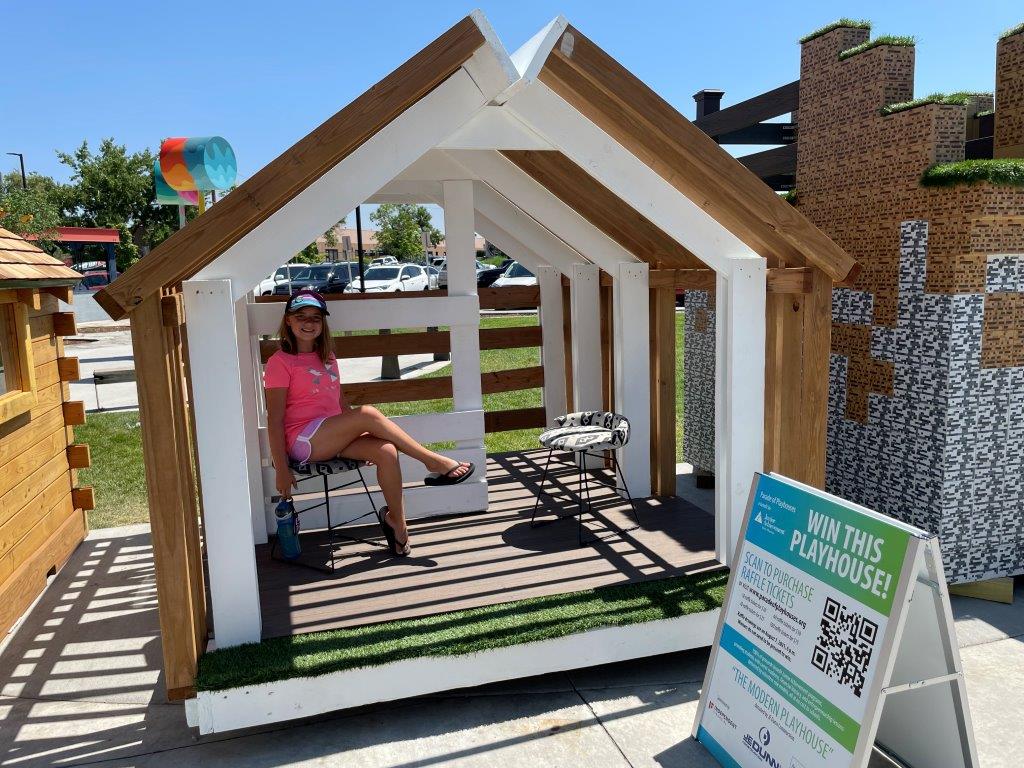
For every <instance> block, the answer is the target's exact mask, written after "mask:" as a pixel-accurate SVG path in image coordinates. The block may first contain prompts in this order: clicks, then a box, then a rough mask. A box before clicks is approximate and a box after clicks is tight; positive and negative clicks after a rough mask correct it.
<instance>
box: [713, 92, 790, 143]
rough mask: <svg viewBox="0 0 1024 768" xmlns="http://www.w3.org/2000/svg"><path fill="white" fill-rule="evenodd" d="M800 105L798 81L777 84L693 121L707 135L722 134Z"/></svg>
mask: <svg viewBox="0 0 1024 768" xmlns="http://www.w3.org/2000/svg"><path fill="white" fill-rule="evenodd" d="M799 108H800V81H799V80H794V81H793V82H792V83H786V84H785V85H780V86H779V87H778V88H773V89H772V90H770V91H766V92H765V93H762V94H758V95H757V96H754V97H752V98H749V99H747V100H746V101H741V102H740V103H738V104H733V105H732V106H731V107H726V108H725V109H720V110H718V111H717V112H712V113H711V114H710V115H705V116H704V117H701V118H699V119H697V120H694V121H693V124H694V125H695V126H697V127H698V128H700V129H701V130H702V131H704V133H706V134H707V135H708V136H711V137H716V136H722V135H723V134H726V133H732V132H733V131H738V130H740V129H742V128H747V127H749V126H751V125H756V124H757V123H760V122H761V121H762V120H771V119H772V118H773V117H778V116H779V115H787V114H789V113H790V112H793V111H795V110H797V109H799Z"/></svg>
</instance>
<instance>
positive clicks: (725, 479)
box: [715, 254, 767, 565]
mask: <svg viewBox="0 0 1024 768" xmlns="http://www.w3.org/2000/svg"><path fill="white" fill-rule="evenodd" d="M729 267H730V269H729V274H728V275H727V276H726V275H723V274H722V273H719V274H718V276H717V290H716V295H715V309H716V316H715V355H716V361H715V486H716V491H715V556H716V557H717V558H718V559H719V560H720V561H722V562H723V563H725V564H726V565H731V561H732V556H733V553H734V550H735V547H736V540H737V538H738V536H739V534H740V526H741V524H742V522H743V514H744V512H745V511H746V506H747V498H748V496H749V494H750V484H751V481H752V480H753V478H754V473H755V472H760V471H761V469H762V467H763V466H764V381H765V377H764V372H765V311H766V306H765V294H766V291H767V270H766V262H765V260H764V259H762V258H760V257H758V256H756V255H754V254H751V255H750V256H749V257H736V258H733V259H730V262H729Z"/></svg>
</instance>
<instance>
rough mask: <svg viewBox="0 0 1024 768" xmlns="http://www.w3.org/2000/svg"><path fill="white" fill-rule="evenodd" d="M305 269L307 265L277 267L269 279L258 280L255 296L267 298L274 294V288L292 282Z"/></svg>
mask: <svg viewBox="0 0 1024 768" xmlns="http://www.w3.org/2000/svg"><path fill="white" fill-rule="evenodd" d="M307 267H309V264H285V265H284V266H283V267H278V268H277V270H276V271H275V272H274V274H272V275H271V276H270V277H268V278H266V279H265V280H260V284H259V285H257V286H256V295H257V296H269V295H270V294H272V293H273V292H274V288H276V287H277V286H279V285H281V284H282V283H287V282H289V281H291V280H293V279H294V278H295V276H296V275H297V274H299V272H300V271H301V270H303V269H306V268H307Z"/></svg>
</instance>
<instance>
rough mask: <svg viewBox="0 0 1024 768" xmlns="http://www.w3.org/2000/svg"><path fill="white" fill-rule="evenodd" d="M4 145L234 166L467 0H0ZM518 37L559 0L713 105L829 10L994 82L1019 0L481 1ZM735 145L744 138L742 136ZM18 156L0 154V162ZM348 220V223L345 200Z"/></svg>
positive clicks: (934, 83)
mask: <svg viewBox="0 0 1024 768" xmlns="http://www.w3.org/2000/svg"><path fill="white" fill-rule="evenodd" d="M4 5H5V7H4V12H3V20H4V21H3V26H4V29H5V32H6V34H5V36H4V38H5V39H4V48H5V50H6V51H7V54H6V56H5V59H6V61H7V69H6V72H7V74H8V77H7V78H5V81H4V83H3V86H2V87H0V116H2V119H0V152H9V151H13V152H23V153H24V154H25V163H26V167H27V169H28V170H30V171H39V172H41V173H45V174H50V175H52V176H55V177H57V178H61V179H63V178H66V172H65V170H64V167H63V166H61V165H60V164H59V163H58V161H57V159H56V155H55V150H58V149H59V150H63V151H71V150H72V149H74V148H75V147H76V146H77V145H78V144H79V143H80V142H81V141H82V139H88V140H89V142H90V144H92V145H95V144H97V143H98V142H99V140H100V139H102V138H103V137H106V136H113V137H114V138H115V139H117V140H118V141H119V142H121V143H124V144H127V145H128V147H129V149H131V150H137V149H141V148H143V147H146V146H148V147H152V148H154V149H155V148H156V147H157V146H158V144H159V141H160V139H161V138H162V137H164V136H199V135H209V134H219V135H221V136H224V137H225V138H227V139H228V141H230V142H231V144H232V146H233V147H234V149H235V153H236V155H237V157H238V161H239V176H240V178H243V179H244V178H246V177H248V176H249V175H251V174H252V173H253V172H254V171H255V170H257V169H258V168H260V167H261V166H263V165H264V164H266V163H267V162H268V161H270V160H271V159H273V158H274V157H275V156H277V155H278V154H280V153H281V152H282V151H283V150H284V149H286V148H287V147H289V146H290V145H291V144H292V143H294V142H295V141H296V140H298V139H299V138H301V137H302V136H304V135H305V134H306V133H308V132H309V131H310V130H312V129H313V128H314V127H316V126H317V125H319V124H320V123H321V122H322V121H323V120H325V119H326V118H328V117H330V116H331V115H332V114H334V113H335V112H336V111H338V110H339V109H340V108H341V107H343V106H344V105H345V104H347V103H348V102H349V101H351V100H352V99H353V98H355V97H356V96H358V95H359V94H360V93H362V92H363V91H364V90H365V89H366V88H368V87H369V86H371V85H372V84H373V83H375V82H377V81H378V80H379V79H380V78H382V77H383V76H384V75H386V74H387V73H388V72H390V71H391V70H392V69H394V68H395V67H396V66H398V65H399V64H401V63H402V62H403V61H404V60H405V59H407V58H408V57H409V56H411V55H412V54H414V53H415V52H416V51H417V50H419V49H420V48H421V47H423V46H424V45H425V44H427V43H428V42H429V41H430V40H432V39H433V38H434V37H436V36H437V35H438V34H440V33H441V32H443V31H444V30H445V29H447V28H448V27H449V26H450V25H451V24H453V23H455V22H456V21H458V20H459V19H460V18H461V17H463V16H464V15H466V13H468V12H469V11H470V10H471V9H472V8H473V7H474V6H473V5H471V4H469V3H465V2H448V1H447V0H431V1H429V2H424V1H423V0H421V1H420V2H404V1H399V0H392V2H390V3H386V4H385V3H351V2H315V1H313V0H289V2H286V3H280V2H275V3H264V2H235V1H233V0H232V1H225V2H220V1H219V0H208V1H207V2H205V3H200V4H193V5H190V4H184V5H181V4H167V3H159V4H157V3H148V2H138V0H133V1H132V2H123V1H122V0H110V1H107V0H96V2H88V3H86V2H80V1H79V0H65V1H64V2H54V1H53V0H34V2H28V3H6V4H4ZM479 7H481V8H482V9H483V11H484V12H485V13H486V14H487V16H488V18H489V19H490V21H491V23H492V24H493V25H494V27H495V29H496V30H497V32H498V35H499V36H500V37H501V39H502V41H503V42H504V43H505V45H506V46H507V47H508V48H509V49H510V50H514V49H515V48H516V47H518V46H519V45H520V44H521V43H522V42H524V41H525V40H527V39H528V38H529V37H530V36H531V35H532V34H533V33H534V32H536V31H537V30H538V29H539V28H540V27H541V26H543V25H544V24H546V23H547V22H548V21H550V19H551V18H553V17H554V16H555V15H557V14H558V13H562V14H564V15H565V16H566V17H568V19H569V20H570V21H571V22H572V23H573V24H574V25H575V26H577V27H578V28H579V29H580V30H581V31H582V32H584V33H585V34H586V35H587V36H588V37H590V38H591V39H593V40H594V41H595V42H597V43H598V44H599V45H600V46H601V47H603V48H604V49H605V50H607V51H608V52H609V53H611V54H612V55H613V56H615V57H616V58H617V59H619V60H620V61H621V62H622V63H623V64H624V65H625V66H627V67H628V68H629V69H631V70H632V71H633V72H634V73H635V74H636V75H637V76H639V77H640V78H641V79H643V80H644V81H646V82H647V83H648V84H649V85H651V86H652V87H653V88H654V89H655V90H657V91H658V92H659V93H660V94H661V95H662V96H663V97H664V98H666V99H667V100H668V101H669V102H670V103H672V104H673V105H675V107H676V108H677V109H679V110H680V111H681V112H682V113H683V114H684V115H686V116H687V117H692V116H693V110H694V104H693V99H692V98H691V97H692V94H693V93H695V92H696V91H698V90H700V89H701V88H722V89H724V90H725V91H726V95H725V100H724V102H723V104H724V105H726V106H727V105H728V104H731V103H735V102H736V101H741V100H742V99H744V98H747V97H749V96H752V95H755V94H757V93H760V92H762V91H765V90H767V89H769V88H773V87H775V86H777V85H781V84H783V83H786V82H789V81H791V80H794V79H796V78H797V77H798V76H799V45H798V43H797V40H798V39H799V38H800V37H801V36H802V35H804V34H806V33H807V32H809V31H811V30H813V29H815V28H817V27H819V26H821V25H822V24H825V23H828V22H830V21H833V20H835V19H837V18H840V17H842V16H849V17H853V18H866V19H870V20H871V21H872V22H873V33H874V34H876V35H877V34H886V33H891V34H911V35H914V36H915V37H916V38H917V40H918V44H917V76H916V86H915V89H916V93H917V95H924V94H927V93H931V92H933V91H937V90H943V91H956V90H982V91H988V90H992V88H993V68H994V64H995V44H996V40H997V38H998V36H999V34H1000V33H1001V32H1002V31H1003V30H1005V29H1006V28H1008V27H1011V26H1013V25H1015V24H1017V23H1019V22H1021V21H1024V6H1022V5H1021V3H1020V2H1019V0H991V1H987V0H983V1H982V2H976V3H974V4H968V5H964V3H963V2H951V1H950V0H932V2H923V1H921V0H915V1H914V2H893V1H892V0H889V1H888V2H876V1H875V0H872V1H871V2H865V1H864V0H858V1H857V2H854V1H853V0H849V1H848V2H833V1H832V0H825V1H822V2H788V3H784V2H774V3H769V2H764V1H763V0H762V1H761V2H746V0H732V1H731V2H716V3H703V2H702V3H693V2H665V3H655V2H628V3H624V2H622V1H621V0H619V1H618V2H614V3H611V2H573V1H566V0H562V1H560V2H534V1H533V0H516V2H484V3H482V4H481V5H480V6H479ZM744 151H746V150H744ZM15 167H17V158H14V157H8V156H6V155H3V154H0V169H3V170H9V169H11V168H15ZM349 222H350V224H351V223H353V219H352V217H349Z"/></svg>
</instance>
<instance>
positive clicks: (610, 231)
mask: <svg viewBox="0 0 1024 768" xmlns="http://www.w3.org/2000/svg"><path fill="white" fill-rule="evenodd" d="M502 154H503V155H504V156H505V157H507V158H508V159H509V160H511V161H512V162H513V163H515V164H516V166H518V167H519V169H520V170H522V171H524V172H525V173H526V174H528V175H529V176H530V177H531V178H532V179H534V180H535V181H536V182H537V183H539V184H541V185H542V186H543V187H544V188H545V189H547V190H548V191H549V192H551V193H552V194H553V195H555V197H557V198H558V199H560V200H561V201H562V202H563V203H565V204H566V205H568V206H569V207H570V208H572V209H574V210H575V211H576V212H577V213H578V214H579V215H580V216H582V217H583V218H584V219H586V220H587V221H589V222H590V223H591V224H592V225H593V226H594V227H596V228H597V229H599V230H600V231H602V232H604V233H605V234H606V235H607V236H608V237H610V238H611V239H612V240H614V241H615V242H616V243H618V244H619V245H621V246H622V247H623V248H625V249H626V250H627V251H629V252H630V253H632V254H633V255H634V256H636V257H637V258H638V259H642V260H644V261H648V262H649V263H652V264H653V263H656V262H659V261H660V262H664V263H665V264H667V265H669V266H673V267H681V268H687V267H688V268H700V267H704V266H705V264H704V263H703V262H702V261H701V260H700V259H699V258H697V257H696V256H695V255H694V254H692V253H690V252H689V251H688V250H686V248H684V247H683V246H682V245H680V244H679V243H678V242H676V241H675V240H674V239H673V238H671V237H669V236H668V235H667V234H665V233H664V232H663V231H662V230H661V229H659V228H658V227H656V226H655V225H654V224H653V223H652V222H651V221H650V220H649V219H648V218H647V217H645V216H643V215H642V214H640V213H639V212H638V211H636V210H634V209H633V208H632V207H630V206H629V205H628V204H627V203H626V202H624V201H623V200H622V199H621V198H619V197H618V196H616V195H615V194H614V193H613V192H612V191H611V190H609V189H608V188H607V187H604V186H603V185H601V184H599V183H598V182H597V181H595V180H594V177H593V176H591V175H590V174H588V173H587V172H586V171H584V170H583V169H582V168H580V167H579V166H578V165H576V164H575V163H574V162H573V161H572V160H570V159H569V158H568V157H566V156H565V155H563V154H562V153H561V152H553V151H550V150H504V151H503V152H502Z"/></svg>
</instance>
